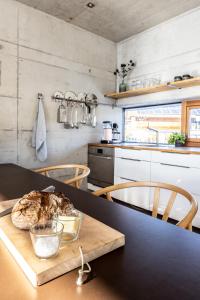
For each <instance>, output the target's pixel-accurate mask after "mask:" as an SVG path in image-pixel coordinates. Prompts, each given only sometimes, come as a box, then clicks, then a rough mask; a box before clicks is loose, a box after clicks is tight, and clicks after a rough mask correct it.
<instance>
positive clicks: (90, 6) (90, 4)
mask: <svg viewBox="0 0 200 300" xmlns="http://www.w3.org/2000/svg"><path fill="white" fill-rule="evenodd" d="M87 7H89V8H93V7H95V4H94V3H92V2H88V4H87Z"/></svg>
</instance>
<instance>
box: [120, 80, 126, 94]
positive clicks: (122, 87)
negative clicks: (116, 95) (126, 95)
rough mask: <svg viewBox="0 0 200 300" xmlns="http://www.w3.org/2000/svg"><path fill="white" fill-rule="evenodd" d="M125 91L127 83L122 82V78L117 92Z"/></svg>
mask: <svg viewBox="0 0 200 300" xmlns="http://www.w3.org/2000/svg"><path fill="white" fill-rule="evenodd" d="M126 91H127V84H126V83H125V82H124V79H123V80H122V82H121V83H120V84H119V92H120V93H122V92H126Z"/></svg>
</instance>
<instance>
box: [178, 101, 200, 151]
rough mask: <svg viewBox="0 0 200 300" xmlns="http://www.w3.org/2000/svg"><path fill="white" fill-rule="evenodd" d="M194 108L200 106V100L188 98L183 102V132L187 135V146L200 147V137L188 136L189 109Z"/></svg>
mask: <svg viewBox="0 0 200 300" xmlns="http://www.w3.org/2000/svg"><path fill="white" fill-rule="evenodd" d="M193 108H200V100H188V101H183V102H182V110H181V132H182V133H183V134H185V135H186V146H191V147H199V146H200V138H188V118H189V115H190V114H189V111H190V110H191V109H193Z"/></svg>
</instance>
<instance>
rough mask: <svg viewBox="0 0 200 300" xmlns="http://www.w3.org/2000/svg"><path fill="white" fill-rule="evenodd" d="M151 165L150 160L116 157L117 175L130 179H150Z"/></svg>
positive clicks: (115, 172)
mask: <svg viewBox="0 0 200 300" xmlns="http://www.w3.org/2000/svg"><path fill="white" fill-rule="evenodd" d="M150 165H151V163H150V162H146V161H142V160H137V159H135V160H133V159H127V158H126V159H124V158H116V159H115V171H114V174H115V176H117V177H122V178H126V179H130V180H136V181H149V180H150Z"/></svg>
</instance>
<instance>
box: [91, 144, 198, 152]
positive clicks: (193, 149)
mask: <svg viewBox="0 0 200 300" xmlns="http://www.w3.org/2000/svg"><path fill="white" fill-rule="evenodd" d="M88 145H89V146H93V147H108V148H123V149H135V150H151V151H161V152H174V153H180V154H198V155H200V147H175V146H171V145H161V146H146V145H137V144H131V143H119V144H101V143H90V144H88Z"/></svg>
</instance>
